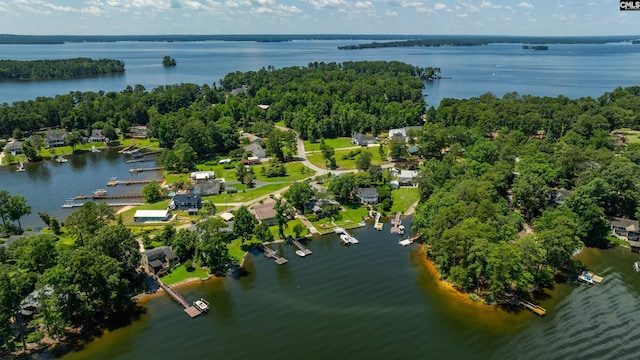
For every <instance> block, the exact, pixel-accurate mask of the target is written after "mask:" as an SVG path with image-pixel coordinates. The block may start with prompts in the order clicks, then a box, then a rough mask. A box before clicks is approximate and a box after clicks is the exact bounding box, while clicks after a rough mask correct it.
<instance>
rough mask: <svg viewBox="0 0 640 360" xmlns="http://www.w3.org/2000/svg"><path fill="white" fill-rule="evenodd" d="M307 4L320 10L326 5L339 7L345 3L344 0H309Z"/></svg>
mask: <svg viewBox="0 0 640 360" xmlns="http://www.w3.org/2000/svg"><path fill="white" fill-rule="evenodd" d="M309 4H311V6H313V7H314V8H316V9H317V10H321V9H324V8H327V7H341V6H344V5H346V2H345V1H344V0H309Z"/></svg>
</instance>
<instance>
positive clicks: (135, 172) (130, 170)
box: [129, 166, 164, 174]
mask: <svg viewBox="0 0 640 360" xmlns="http://www.w3.org/2000/svg"><path fill="white" fill-rule="evenodd" d="M158 170H164V167H162V166H155V167H148V168H135V169H129V172H130V173H132V174H137V173H139V172H143V171H158Z"/></svg>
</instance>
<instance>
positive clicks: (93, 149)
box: [91, 146, 101, 153]
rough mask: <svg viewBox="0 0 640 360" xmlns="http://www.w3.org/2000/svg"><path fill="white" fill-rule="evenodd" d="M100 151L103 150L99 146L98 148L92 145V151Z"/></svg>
mask: <svg viewBox="0 0 640 360" xmlns="http://www.w3.org/2000/svg"><path fill="white" fill-rule="evenodd" d="M100 151H101V150H100V149H98V148H96V147H95V146H92V147H91V152H92V153H99V152H100Z"/></svg>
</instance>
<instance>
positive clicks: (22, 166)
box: [16, 161, 25, 172]
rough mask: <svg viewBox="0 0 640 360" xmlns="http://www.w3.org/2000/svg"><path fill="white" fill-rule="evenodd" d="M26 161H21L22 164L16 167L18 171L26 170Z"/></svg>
mask: <svg viewBox="0 0 640 360" xmlns="http://www.w3.org/2000/svg"><path fill="white" fill-rule="evenodd" d="M24 170H25V169H24V163H22V161H21V162H20V165H18V168H17V169H16V171H17V172H22V171H24Z"/></svg>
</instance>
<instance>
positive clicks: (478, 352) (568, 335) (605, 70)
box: [0, 41, 640, 359]
mask: <svg viewBox="0 0 640 360" xmlns="http://www.w3.org/2000/svg"><path fill="white" fill-rule="evenodd" d="M352 43H356V42H350V41H294V42H285V43H252V42H219V41H211V42H194V43H177V42H176V43H147V42H144V43H128V42H122V43H86V44H64V45H35V46H34V45H0V57H2V58H11V59H43V58H67V57H77V56H87V57H92V58H104V57H109V58H116V59H121V60H124V61H125V62H126V67H127V71H126V73H125V74H122V75H118V76H111V77H100V78H94V79H79V80H68V81H46V82H3V83H0V102H13V101H16V100H29V99H33V98H35V97H37V96H53V95H55V94H62V93H68V92H70V91H76V90H79V91H99V90H105V91H121V90H123V89H124V88H125V87H126V86H127V85H131V86H133V85H136V84H142V85H144V86H145V87H146V88H147V89H148V90H150V89H152V88H153V87H155V86H158V85H165V84H175V83H184V82H191V83H197V84H203V83H208V84H212V83H214V82H218V81H219V80H220V79H221V78H222V77H223V76H224V75H225V74H227V73H229V72H233V71H236V70H240V71H247V70H257V69H259V68H261V67H267V66H269V65H273V66H275V67H284V66H293V65H297V66H305V65H307V64H308V63H309V62H312V61H325V62H331V61H336V62H342V61H357V60H399V61H404V62H407V63H410V64H413V65H417V66H423V67H426V66H436V67H441V68H442V75H443V76H449V77H451V79H446V80H440V81H435V82H432V83H429V84H427V89H425V92H426V93H428V94H429V95H428V97H427V98H426V100H427V102H428V103H429V104H434V105H437V104H438V103H439V101H440V99H442V98H444V97H454V98H462V97H470V96H478V95H481V94H483V93H485V92H488V91H490V92H493V93H495V94H497V95H499V96H502V95H503V94H504V93H506V92H511V91H517V92H519V93H521V94H533V95H541V96H557V95H560V94H563V95H566V96H569V97H572V98H573V97H581V96H592V97H597V96H599V95H601V94H602V93H603V92H605V91H610V90H613V89H614V88H616V87H618V86H631V85H639V84H640V71H638V70H637V64H638V63H639V61H640V46H633V45H630V44H610V45H551V46H550V49H549V50H548V51H532V50H528V51H525V50H522V49H521V46H519V45H516V44H495V45H488V46H482V47H459V48H448V47H441V48H398V49H372V50H362V51H338V50H337V49H336V48H337V46H340V45H345V44H352ZM165 55H170V56H172V57H174V58H176V60H177V62H178V66H177V67H175V68H170V69H166V68H163V67H162V66H161V64H160V62H161V59H162V57H163V56H165ZM67 157H68V159H69V162H68V163H66V164H57V163H54V162H44V163H40V164H29V165H27V171H25V172H23V173H16V172H15V169H13V168H10V167H4V168H2V167H0V189H3V190H8V191H9V192H11V193H12V194H23V195H25V196H26V197H27V200H28V202H29V204H30V205H31V206H32V208H33V213H34V214H35V213H36V212H37V211H47V212H49V213H51V214H52V215H55V216H58V217H60V218H63V217H64V216H66V214H68V213H69V211H68V210H63V209H61V208H60V205H62V204H63V203H64V201H65V199H67V198H70V197H73V196H76V195H89V194H90V193H91V191H93V190H95V189H98V188H104V187H105V186H106V181H107V180H108V179H109V178H110V177H114V176H117V177H119V178H121V179H128V178H145V177H155V176H158V174H154V173H142V174H139V175H135V176H132V175H130V174H129V172H128V169H129V168H131V167H137V166H132V165H130V164H126V163H125V160H126V158H125V157H124V156H123V155H120V154H117V153H116V152H102V153H99V154H92V153H88V154H83V155H78V156H67ZM109 190H110V191H112V192H122V193H131V192H135V191H134V189H130V188H128V187H124V186H119V187H117V188H110V189H109ZM137 191H139V188H138V189H137ZM23 225H26V226H34V227H40V226H42V225H43V224H42V222H41V221H40V220H39V219H38V217H37V215H30V216H29V217H26V218H24V219H23ZM354 233H355V234H356V235H357V236H358V238H359V239H360V241H361V243H360V244H359V245H356V246H353V247H350V248H345V247H343V246H342V245H340V244H339V241H338V239H337V238H336V237H335V236H333V235H328V236H325V237H322V238H320V237H316V238H314V239H313V240H312V241H311V242H310V244H309V246H310V248H311V250H312V251H313V252H314V254H313V255H311V256H310V257H308V258H304V259H300V258H297V257H296V256H295V255H294V254H293V249H291V248H290V247H289V246H287V245H279V246H277V248H278V249H280V251H281V252H282V253H283V254H284V255H285V256H286V257H287V258H289V260H290V261H289V263H288V264H286V265H284V266H276V265H275V264H274V263H273V262H271V261H269V260H267V259H265V258H264V257H263V256H262V255H257V256H252V257H251V258H250V261H249V263H248V266H247V267H248V270H249V272H250V274H249V276H246V277H243V278H241V279H237V280H236V279H232V278H225V279H222V280H212V281H209V282H206V283H204V284H197V285H196V286H189V287H187V288H184V289H182V290H181V292H182V293H183V295H184V296H185V297H186V298H187V299H189V300H194V299H197V298H200V297H204V298H206V299H208V300H209V301H211V302H212V305H213V309H212V311H211V312H210V313H209V314H207V315H206V316H202V317H200V318H197V319H193V320H192V319H189V318H188V317H187V316H186V315H185V314H184V313H183V312H182V310H181V309H180V308H179V306H178V305H177V304H175V303H173V302H172V301H171V300H170V299H169V298H168V297H166V296H164V295H162V294H159V295H157V296H155V297H153V298H151V299H149V300H148V301H145V303H144V306H145V308H146V313H145V314H144V315H143V316H142V317H141V318H140V319H139V320H136V321H134V322H133V323H132V324H131V325H129V326H127V327H123V328H120V329H117V330H114V331H111V332H107V333H105V334H104V335H103V336H101V337H100V338H98V339H96V340H95V341H93V342H91V343H88V344H87V345H86V346H85V347H84V348H83V349H82V350H81V351H80V352H75V353H71V354H67V356H66V357H67V358H70V359H138V358H147V357H159V358H187V357H203V356H206V357H213V356H223V357H226V358H234V359H235V358H261V359H293V358H305V359H327V358H349V359H358V358H363V359H365V358H366V359H371V358H374V359H377V358H409V357H417V358H427V357H429V358H442V359H466V358H471V357H473V358H479V359H515V358H517V359H603V358H615V359H625V358H628V359H635V358H637V357H638V354H640V339H639V338H638V336H637V335H636V327H637V324H638V323H640V313H639V312H638V311H636V306H637V304H638V297H639V296H640V274H637V273H635V272H634V271H633V270H632V268H631V264H632V263H633V261H635V260H637V259H638V256H637V254H631V253H629V252H628V251H627V250H625V249H614V250H608V251H600V250H592V249H587V250H585V251H583V253H581V254H580V255H579V258H580V259H581V260H583V261H584V262H585V263H586V264H587V265H588V266H589V267H590V268H591V269H592V270H593V271H594V272H596V273H598V274H600V275H603V276H605V282H604V283H603V284H600V285H596V286H586V285H582V286H578V285H575V284H571V283H569V284H560V285H558V286H557V287H556V288H555V289H554V290H553V291H552V292H550V293H549V294H548V295H549V297H548V298H545V299H540V300H539V303H540V304H541V305H542V306H543V307H545V308H546V309H547V316H545V317H544V318H542V319H540V318H538V317H536V316H534V315H532V314H531V313H529V312H526V311H520V312H504V311H499V310H495V309H493V308H488V307H485V306H479V305H471V304H467V303H466V302H464V301H456V300H452V299H453V298H455V296H462V297H464V295H456V294H454V295H451V294H450V293H449V292H448V290H446V289H445V288H441V287H440V286H439V282H438V281H437V279H435V278H434V277H433V275H432V274H431V273H430V272H429V271H428V270H427V268H426V267H425V264H424V261H423V254H422V253H421V252H420V251H419V250H418V248H417V247H415V246H414V247H411V248H402V247H400V246H398V245H397V244H396V241H397V240H398V238H397V237H395V236H392V235H390V234H389V233H388V231H382V232H377V231H374V230H372V229H371V226H368V227H367V228H364V229H360V230H356V231H355V232H354Z"/></svg>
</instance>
